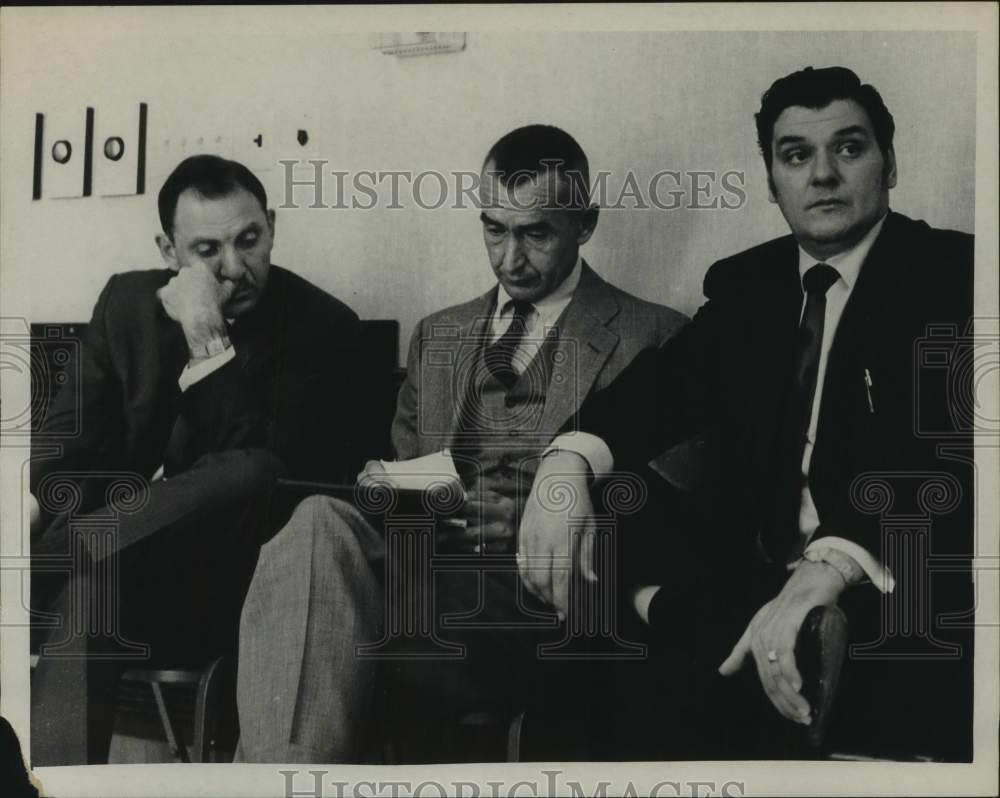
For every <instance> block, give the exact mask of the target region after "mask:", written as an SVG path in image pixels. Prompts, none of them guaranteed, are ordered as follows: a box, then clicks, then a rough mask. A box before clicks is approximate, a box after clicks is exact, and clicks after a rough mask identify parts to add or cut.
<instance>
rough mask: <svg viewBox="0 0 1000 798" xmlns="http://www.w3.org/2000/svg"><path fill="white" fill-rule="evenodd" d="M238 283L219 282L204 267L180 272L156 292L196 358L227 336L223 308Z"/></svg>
mask: <svg viewBox="0 0 1000 798" xmlns="http://www.w3.org/2000/svg"><path fill="white" fill-rule="evenodd" d="M234 287H235V283H233V282H231V281H229V280H222V281H220V280H217V279H216V277H215V275H213V274H212V272H211V271H210V270H209V269H208V267H207V266H205V265H204V264H202V263H194V264H192V265H190V266H186V267H184V268H182V269H180V270H178V272H177V274H176V275H175V276H174V277H172V278H171V279H170V282H169V283H167V284H166V285H165V286H163V288H161V289H159V290H158V291H157V292H156V295H157V297H158V298H159V300H160V302H161V304H162V305H163V309H164V310H165V311H166V312H167V315H168V316H170V318H172V319H173V320H174V321H176V322H177V323H178V324H180V325H181V329H183V330H184V338H185V339H186V340H187V344H188V349H189V350H190V351H191V356H192V357H193V358H197V357H200V356H201V355H202V353H203V352H204V349H205V346H206V344H208V343H209V342H210V341H212V340H215V339H218V338H221V337H223V336H225V334H226V322H225V319H224V318H223V315H222V307H223V305H225V303H226V302H227V301H228V300H229V298H230V297H231V296H232V294H233V290H234Z"/></svg>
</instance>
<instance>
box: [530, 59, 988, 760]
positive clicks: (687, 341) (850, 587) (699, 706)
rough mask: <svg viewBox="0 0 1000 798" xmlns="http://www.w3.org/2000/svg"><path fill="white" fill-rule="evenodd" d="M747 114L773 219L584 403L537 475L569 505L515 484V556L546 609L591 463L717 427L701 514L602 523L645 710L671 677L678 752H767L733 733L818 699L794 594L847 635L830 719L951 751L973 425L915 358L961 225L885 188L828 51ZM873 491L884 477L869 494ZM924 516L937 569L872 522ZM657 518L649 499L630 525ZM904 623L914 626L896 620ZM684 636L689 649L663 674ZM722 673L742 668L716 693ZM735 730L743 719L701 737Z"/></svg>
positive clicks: (962, 312) (884, 156) (668, 690)
mask: <svg viewBox="0 0 1000 798" xmlns="http://www.w3.org/2000/svg"><path fill="white" fill-rule="evenodd" d="M756 119H757V129H758V140H759V143H760V147H761V152H762V153H763V157H764V162H765V165H766V167H767V172H768V196H769V198H770V200H771V201H772V202H774V203H777V205H778V207H779V208H780V210H781V213H782V215H783V216H784V218H785V220H786V222H787V223H788V226H789V227H790V228H791V233H792V234H791V235H790V236H785V237H784V238H779V239H776V240H774V241H770V242H767V243H765V244H762V245H760V246H757V247H754V248H753V249H750V250H747V251H746V252H743V253H740V254H738V255H735V256H733V257H730V258H726V259H725V260H721V261H719V262H717V263H715V264H714V265H713V266H712V267H711V268H710V269H709V271H708V273H707V275H706V278H705V295H706V297H707V299H708V301H707V302H706V303H705V305H703V306H702V308H701V309H700V310H699V311H698V313H697V314H696V316H695V318H694V319H693V320H692V322H691V324H690V325H688V326H687V327H686V328H685V329H684V330H683V331H682V332H681V333H680V334H679V335H677V336H676V337H674V338H672V339H671V340H670V341H668V342H667V343H666V344H665V345H664V346H663V347H662V348H661V349H660V350H659V351H656V352H648V353H644V354H642V355H640V356H639V357H638V358H636V360H635V361H634V362H633V363H632V365H631V366H630V367H629V368H628V369H626V370H625V371H624V372H623V373H622V374H621V376H620V377H619V378H618V379H617V380H616V381H615V383H614V384H613V385H612V386H610V387H609V388H608V389H607V390H605V391H601V392H598V393H596V394H594V395H593V396H591V397H590V398H589V399H588V401H587V402H585V404H584V406H583V407H582V409H581V411H580V413H579V416H578V418H576V419H574V422H573V424H571V425H569V426H568V427H567V430H571V429H572V430H575V432H574V433H573V434H565V435H562V436H560V437H559V438H558V439H557V440H556V441H555V442H554V445H553V446H552V447H551V448H550V450H549V453H548V455H547V456H546V458H545V459H544V460H543V462H542V464H541V466H540V467H539V471H538V477H537V481H536V484H538V482H540V481H541V480H542V478H543V477H544V476H545V475H547V474H549V473H554V474H559V475H561V476H562V478H563V479H570V480H571V481H572V482H573V483H574V484H577V486H578V489H577V490H576V491H575V493H576V495H578V496H580V497H581V503H579V504H578V505H577V506H575V507H574V508H572V509H571V510H568V511H567V513H570V512H571V513H572V518H571V517H570V516H569V515H567V514H561V513H557V512H553V511H552V510H551V509H546V508H545V507H543V506H542V504H541V502H540V500H539V498H538V497H536V496H534V495H533V496H532V497H531V498H529V500H528V502H527V506H526V510H525V513H524V516H523V520H522V524H521V529H520V533H519V540H520V549H519V551H520V553H521V555H522V561H521V567H522V573H523V574H524V575H525V582H526V584H527V585H528V586H529V588H530V589H531V590H532V592H533V593H535V594H536V595H537V596H538V597H539V598H540V599H541V600H542V601H546V602H551V603H553V604H554V605H555V606H557V607H560V606H563V607H565V606H566V605H567V603H568V601H569V587H568V585H569V578H570V573H571V571H570V558H569V555H570V553H571V543H572V541H571V537H570V529H571V525H572V524H573V523H575V524H577V525H579V521H578V519H579V517H581V516H587V515H589V514H590V513H591V512H592V511H591V510H590V508H589V507H588V506H587V505H588V501H589V499H588V496H589V493H588V490H587V486H588V485H589V484H590V481H591V480H592V479H600V478H601V476H602V475H603V474H604V473H607V472H608V471H609V470H610V469H611V468H612V467H613V468H615V469H616V470H621V469H627V468H630V467H635V465H636V464H640V463H643V462H645V460H647V459H648V458H649V457H650V456H651V455H652V454H654V453H655V452H656V451H657V450H660V449H663V448H664V447H665V446H669V445H670V444H671V443H672V442H673V441H677V440H681V439H683V438H685V437H687V436H689V435H691V434H694V433H696V432H698V431H700V430H703V429H706V428H708V427H711V426H713V425H715V426H718V428H719V429H720V430H721V446H722V454H721V461H720V468H721V476H722V478H721V496H722V498H723V500H722V501H720V502H718V503H717V506H716V510H717V513H716V514H715V515H714V517H712V518H710V519H709V520H707V521H703V522H702V523H696V524H695V525H694V526H693V527H692V528H691V529H690V530H689V531H688V533H687V534H686V535H685V534H673V535H669V536H665V535H655V534H648V533H647V534H633V535H631V536H629V537H627V539H626V540H625V542H624V547H625V548H629V547H631V548H632V549H633V556H632V557H631V558H630V559H631V569H632V577H631V583H632V586H633V588H634V589H633V590H632V591H631V593H630V595H629V598H630V599H631V600H632V601H634V603H635V607H636V609H637V611H638V613H639V614H640V615H641V616H642V617H643V618H644V619H645V620H647V621H648V623H649V624H650V625H651V626H652V627H653V630H654V637H655V638H656V639H657V640H658V641H659V642H660V649H661V654H662V658H661V659H660V660H659V661H658V664H657V669H658V676H659V677H660V678H661V681H660V682H659V684H658V686H657V688H656V690H655V691H656V692H658V694H659V697H660V698H661V699H662V700H664V701H666V702H668V704H667V706H668V707H670V706H672V709H673V710H674V711H671V712H666V713H663V712H661V713H660V714H661V719H662V723H663V724H669V723H670V722H671V721H672V719H673V718H674V717H676V716H677V715H676V711H677V710H678V708H679V707H680V706H681V704H682V699H683V698H685V697H686V698H690V699H691V705H690V706H689V707H688V709H690V714H687V713H685V712H683V711H682V712H680V716H681V717H684V718H688V717H690V718H693V719H694V720H693V722H692V724H691V726H692V737H694V732H695V731H696V730H697V728H698V725H699V724H698V719H699V718H701V719H704V721H705V729H704V732H705V734H707V735H709V738H708V740H709V741H708V742H707V743H706V745H707V747H706V748H702V749H701V750H695V751H689V752H685V753H686V754H687V755H692V756H703V757H704V756H709V757H720V758H739V757H740V756H743V755H751V754H760V753H766V754H769V755H772V756H773V755H774V753H775V752H774V751H773V750H771V751H767V750H766V749H763V750H762V749H760V748H754V747H753V746H754V745H755V744H757V743H767V742H773V740H774V739H775V738H774V736H773V735H772V734H770V733H769V732H767V731H765V728H766V727H765V726H762V725H761V723H762V720H761V719H764V720H767V719H774V718H777V716H778V715H780V716H781V717H783V718H785V719H787V720H788V721H792V722H795V723H798V724H801V725H809V724H810V723H812V722H815V720H816V715H815V711H816V710H817V709H818V706H819V702H818V700H816V699H814V701H816V704H817V706H811V705H810V701H809V699H807V697H806V695H805V694H804V693H805V692H806V691H805V690H804V684H803V674H802V672H801V671H800V663H799V662H798V660H797V657H796V650H795V644H796V639H797V635H798V633H799V631H800V628H801V627H802V624H803V620H804V618H805V617H806V615H807V613H808V612H809V611H810V610H811V609H812V608H813V607H816V606H820V607H822V606H831V605H839V606H840V607H841V608H842V609H843V610H844V611H845V613H846V615H847V618H848V624H849V629H850V638H849V640H850V643H851V644H857V646H858V648H854V649H852V650H851V653H852V657H851V659H850V660H849V661H848V663H847V666H846V670H845V672H844V674H845V675H844V689H843V690H842V691H841V696H840V698H841V701H840V704H841V705H840V706H839V707H838V710H839V712H838V714H837V717H836V719H835V720H836V722H837V723H839V727H838V732H839V733H840V735H839V736H838V737H837V739H838V740H840V741H842V742H843V743H844V744H845V745H847V746H851V745H853V744H855V743H857V741H858V740H863V741H864V744H867V745H869V746H870V747H869V749H868V750H869V751H870V752H873V753H874V752H879V751H881V752H887V753H890V754H894V755H898V754H900V753H905V754H909V755H913V754H924V753H931V754H932V755H935V756H944V757H947V758H958V759H962V758H968V757H969V756H970V755H971V748H970V745H971V742H970V741H971V712H972V689H971V684H972V681H971V666H972V645H971V644H972V639H971V634H970V633H969V629H970V628H971V627H970V624H969V619H968V618H966V617H964V616H965V615H966V614H967V613H968V612H969V611H970V610H971V609H972V608H973V606H974V604H973V600H972V593H971V587H972V581H971V578H970V570H969V560H968V558H969V557H970V556H971V552H972V550H973V549H972V517H971V507H972V501H971V498H972V496H971V493H972V490H971V477H970V469H969V463H970V462H971V450H970V444H971V432H970V431H969V429H968V428H965V429H962V428H959V429H958V434H956V435H953V436H951V437H949V438H947V439H942V438H937V439H935V438H934V437H933V436H929V435H927V434H924V433H923V432H922V431H921V425H922V422H921V419H926V418H935V419H945V420H946V419H949V418H951V417H953V414H952V412H951V411H952V410H954V409H955V406H952V405H949V402H950V401H959V400H961V398H962V396H964V395H966V393H965V391H966V389H967V388H968V387H969V386H967V385H965V384H964V383H963V382H962V379H959V380H958V381H957V382H956V383H955V385H956V386H957V388H956V390H957V394H953V393H951V392H948V391H945V390H942V389H938V390H935V387H934V385H933V384H929V383H928V381H927V380H926V379H924V378H925V377H926V376H927V374H928V373H929V372H928V371H923V372H921V371H920V370H919V369H918V365H919V362H918V361H919V357H918V355H919V352H920V347H921V343H922V342H923V341H926V340H927V338H928V336H933V335H935V334H936V333H935V330H938V331H940V330H942V329H943V330H946V331H949V334H950V336H951V339H950V340H955V339H956V336H957V337H959V338H960V337H961V336H965V335H967V329H968V324H969V321H970V316H971V312H972V279H973V239H972V236H970V235H966V234H963V233H958V232H954V231H949V230H937V229H934V228H931V227H929V226H928V225H927V224H926V223H924V222H919V221H913V220H911V219H909V218H907V217H905V216H903V215H901V214H899V213H896V212H893V211H891V210H890V209H889V191H890V189H892V188H893V187H894V186H895V185H896V180H897V168H896V156H895V151H894V149H893V132H894V123H893V119H892V116H891V114H890V113H889V111H888V109H887V108H886V107H885V105H884V103H883V101H882V98H881V96H880V95H879V93H878V92H877V91H876V90H875V89H874V88H873V87H872V86H870V85H863V84H862V83H861V81H860V80H859V79H858V77H857V76H856V75H855V74H854V73H853V72H851V71H850V70H848V69H845V68H842V67H830V68H826V69H812V68H807V69H805V70H803V71H800V72H796V73H794V74H791V75H788V76H787V77H784V78H782V79H780V80H778V81H776V82H775V83H774V85H772V86H771V88H770V89H769V90H768V91H767V92H766V93H765V94H764V96H763V99H762V104H761V109H760V112H759V113H758V114H757V117H756ZM937 334H940V332H938V333H937ZM958 362H961V360H959V361H958ZM956 373H957V376H958V377H959V378H962V374H961V373H960V372H956ZM968 378H969V374H965V376H964V379H968ZM942 441H943V442H945V443H947V444H948V446H949V447H950V449H951V451H950V452H948V453H946V452H945V451H944V450H943V449H940V448H939V443H941V442H942ZM963 460H964V461H965V462H964V463H963V462H962V461H963ZM573 474H575V476H572V477H568V476H567V475H573ZM894 480H895V482H894ZM920 480H924V482H926V485H927V486H925V487H920V486H921V485H923V484H924V482H921V481H920ZM865 485H870V486H871V487H870V488H868V489H865V487H864V486H865ZM885 485H888V487H885ZM879 496H882V497H886V496H888V497H889V499H887V500H886V501H888V502H889V504H886V505H885V507H882V508H881V509H880V506H879V505H880V499H879V498H878V497H879ZM892 502H895V505H894V506H892V507H891V508H890V506H889V505H890V504H892ZM880 512H890V513H895V514H896V519H897V520H896V521H895V522H894V523H895V526H894V525H893V523H890V524H889V526H888V527H883V523H882V522H883V519H882V518H881V517H880V515H879V513H880ZM925 517H926V518H932V520H933V524H932V527H931V533H932V534H931V538H930V539H929V540H928V541H927V542H926V545H927V546H929V547H930V553H933V555H934V556H935V557H938V556H940V557H943V558H944V559H945V560H947V561H948V562H949V566H948V569H947V572H944V571H940V569H939V573H934V574H931V573H930V572H929V571H928V570H927V569H928V565H927V561H916V563H917V564H916V565H914V562H915V561H913V560H907V559H906V558H905V557H904V556H903V554H900V553H899V552H901V551H903V550H904V549H906V547H908V546H912V547H914V548H912V549H910V551H912V552H914V553H916V552H917V551H918V549H919V546H921V545H925V544H920V543H918V542H916V541H914V540H912V539H910V540H909V541H908V542H907V541H904V542H902V543H896V544H894V543H893V541H894V540H895V541H899V538H898V537H897V536H898V535H904V536H905V535H907V534H910V533H909V532H904V531H902V530H901V529H900V528H899V524H900V523H901V522H900V521H899V519H900V518H907V519H909V523H910V524H914V525H917V526H919V523H920V521H919V520H918V519H922V518H925ZM887 518H889V519H890V520H891V516H887ZM573 519H576V520H573ZM673 520H674V519H671V518H669V517H667V518H657V517H656V516H655V513H652V512H649V513H647V514H646V517H645V518H643V519H642V520H641V522H640V525H643V524H644V525H645V526H646V527H648V528H654V529H656V528H659V529H664V528H666V526H667V525H668V524H670V523H671V522H672V521H673ZM904 526H905V524H904ZM887 530H888V531H887ZM637 531H638V530H637ZM622 535H623V536H627V532H623V533H622ZM897 546H901V547H902V548H896V547H897ZM584 550H585V549H584ZM926 553H927V552H925V554H926ZM914 556H916V554H914ZM579 565H580V566H581V567H583V569H584V571H586V563H582V562H581V563H579ZM894 591H897V592H899V591H901V593H899V594H898V595H897V596H894V595H893V593H894ZM897 601H898V602H901V605H897V604H895V603H894V602H897ZM925 602H926V603H925ZM911 625H913V626H912V628H913V629H916V630H919V634H916V633H915V634H911V635H910V636H909V638H908V639H906V638H905V633H904V632H905V630H906V629H909V628H911ZM855 655H856V656H855ZM688 656H693V657H694V663H695V664H694V667H693V670H691V671H688V672H685V671H684V670H683V668H684V667H686V663H688V660H687V659H686V657H688ZM733 680H739V681H746V682H749V683H750V684H744V685H740V686H741V687H742V688H743V689H742V690H734V689H733ZM680 684H685V685H692V686H695V687H697V688H699V689H691V690H687V689H680V690H678V685H680ZM761 690H763V695H766V700H767V704H768V705H770V707H771V708H772V709H771V710H770V711H768V712H765V713H763V714H752V716H751V719H746V716H743V715H741V713H740V706H741V703H742V704H745V705H746V708H747V711H748V712H751V713H756V708H755V707H754V705H753V702H754V699H757V698H762V697H763V696H762V694H761ZM652 697H653V695H647V696H646V700H649V699H650V698H652ZM671 701H672V702H675V703H674V705H670V704H669V702H671ZM775 711H776V713H777V715H776V714H775ZM779 725H780V726H781V727H782V728H783V729H785V730H789V729H791V728H794V727H791V726H790V725H789V724H787V723H785V724H779ZM740 731H743V732H745V733H746V735H747V736H749V737H752V738H753V740H751V741H750V742H749V743H748V742H747V741H746V740H743V741H741V742H739V743H738V745H740V746H743V747H738V748H735V749H732V750H725V749H723V748H721V747H720V746H721V742H720V741H721V740H722V738H723V737H724V736H725V735H726V734H727V733H738V732H740ZM748 745H749V747H747V746H748ZM659 755H660V756H667V757H670V756H672V755H676V752H671V751H663V752H660V754H659Z"/></svg>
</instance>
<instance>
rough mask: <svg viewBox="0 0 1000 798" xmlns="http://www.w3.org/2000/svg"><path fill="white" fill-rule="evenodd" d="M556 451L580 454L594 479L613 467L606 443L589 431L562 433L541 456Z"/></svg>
mask: <svg viewBox="0 0 1000 798" xmlns="http://www.w3.org/2000/svg"><path fill="white" fill-rule="evenodd" d="M557 451H564V452H575V453H576V454H578V455H580V457H582V458H583V459H584V460H586V461H587V463H588V464H589V465H590V471H591V473H592V474H593V475H594V479H595V480H598V479H601V478H603V477H606V476H607V475H608V474H610V473H611V469H612V468H614V467H615V459H614V457H612V456H611V450H610V449H609V448H608V445H607V444H606V443H605V442H604V441H602V440H601V439H600V438H598V437H597V436H596V435H591V434H590V433H589V432H566V433H563V434H562V435H560V436H559V437H557V438H556V439H555V440H554V441H552V443H550V444H549V445H548V446H547V447H546V449H545V451H544V452H542V457H545V456H546V455H547V454H549V453H550V452H557Z"/></svg>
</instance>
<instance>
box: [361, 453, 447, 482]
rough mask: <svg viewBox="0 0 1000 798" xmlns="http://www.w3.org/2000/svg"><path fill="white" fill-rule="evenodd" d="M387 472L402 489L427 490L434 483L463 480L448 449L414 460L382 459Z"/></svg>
mask: <svg viewBox="0 0 1000 798" xmlns="http://www.w3.org/2000/svg"><path fill="white" fill-rule="evenodd" d="M379 462H381V463H382V467H383V468H384V469H385V473H386V474H387V475H388V476H389V477H391V479H392V482H393V484H395V486H396V487H397V488H400V489H401V490H427V489H428V488H429V487H431V486H432V485H442V484H448V483H451V482H458V483H460V482H461V479H459V476H458V471H456V470H455V462H454V461H453V460H452V459H451V453H450V452H449V451H448V450H447V449H443V450H442V451H440V452H434V453H433V454H426V455H424V456H423V457H415V458H413V459H412V460H381V461H379Z"/></svg>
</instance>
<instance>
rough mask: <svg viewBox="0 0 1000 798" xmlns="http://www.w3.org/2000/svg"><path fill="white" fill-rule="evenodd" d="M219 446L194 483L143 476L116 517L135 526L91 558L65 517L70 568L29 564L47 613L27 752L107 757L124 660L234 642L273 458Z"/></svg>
mask: <svg viewBox="0 0 1000 798" xmlns="http://www.w3.org/2000/svg"><path fill="white" fill-rule="evenodd" d="M227 454H231V455H232V456H230V457H220V456H216V455H213V456H211V457H210V458H206V459H203V460H201V461H199V462H198V463H196V464H195V465H194V466H193V467H192V471H196V472H197V475H198V478H197V480H195V482H196V483H197V485H196V486H193V485H192V481H191V480H188V479H182V478H180V477H181V476H182V475H179V476H178V477H177V478H172V479H170V480H168V481H165V482H158V483H155V484H154V485H152V486H151V487H150V489H149V495H148V501H147V502H146V504H145V505H144V506H143V507H142V508H141V509H140V510H138V511H137V512H136V513H134V514H133V515H132V517H130V518H129V519H128V522H127V526H128V528H129V529H130V530H132V531H133V532H137V533H139V534H136V535H135V537H131V538H129V540H130V544H129V545H126V546H120V545H119V546H118V547H117V548H113V550H112V552H111V553H110V554H108V555H107V556H104V557H100V558H98V559H93V558H92V556H91V554H92V552H91V551H90V550H89V549H88V548H87V547H86V546H84V545H83V543H82V541H80V540H79V538H80V533H79V531H78V530H77V529H76V528H75V527H73V525H72V524H69V525H68V527H69V528H68V529H67V530H66V532H65V534H64V535H63V540H68V541H69V543H70V544H71V548H70V549H69V550H70V551H75V555H74V557H73V568H74V570H73V572H72V573H70V574H69V575H68V576H67V575H65V574H62V575H55V574H51V573H48V574H40V575H39V576H40V578H39V590H35V589H34V587H33V590H32V593H33V599H32V600H33V604H35V607H36V609H42V610H45V611H49V612H54V614H55V617H56V618H57V620H58V626H56V627H54V628H51V629H47V630H44V632H43V634H42V635H40V636H42V637H43V639H44V640H43V645H42V649H41V651H40V656H39V663H38V667H37V668H36V671H35V673H34V676H33V680H32V691H31V706H32V713H31V714H32V762H33V764H35V765H68V764H94V763H100V762H105V761H107V755H108V747H109V744H110V740H111V733H112V729H113V725H114V712H115V692H116V687H117V682H118V677H119V675H120V673H121V671H122V669H123V668H126V667H142V666H148V665H149V664H150V663H151V662H152V663H154V664H160V663H163V662H164V661H169V660H171V658H172V657H175V656H176V657H180V658H187V659H192V658H193V659H198V658H200V657H203V656H207V655H209V654H214V653H220V652H221V651H224V650H225V649H226V647H227V646H229V647H234V646H235V638H236V633H235V630H236V624H237V618H238V613H239V607H240V605H241V604H242V599H243V593H244V592H245V590H246V585H247V583H248V582H249V578H250V574H251V573H252V571H253V565H254V562H255V560H256V555H257V548H258V547H259V545H260V541H261V540H262V539H263V538H264V537H266V535H267V529H266V524H265V523H264V522H263V521H262V519H263V518H264V516H265V512H266V503H267V497H268V493H269V488H270V486H271V484H272V483H273V479H274V476H275V474H276V461H275V460H274V458H273V456H272V455H270V454H268V453H266V452H249V451H244V452H239V453H235V452H234V453H227ZM213 483H214V484H215V485H217V486H220V490H218V491H215V492H213V491H212V490H210V489H209V488H210V487H211V485H212V484H213ZM170 508H173V509H172V510H170ZM119 542H120V539H119ZM97 553H98V554H103V553H104V552H97ZM40 562H41V558H40V559H39V561H38V562H33V565H37V566H38V567H40ZM53 596H54V599H53V598H52V597H53ZM39 631H42V630H39ZM171 664H173V665H175V666H176V663H175V662H173V663H171Z"/></svg>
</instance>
